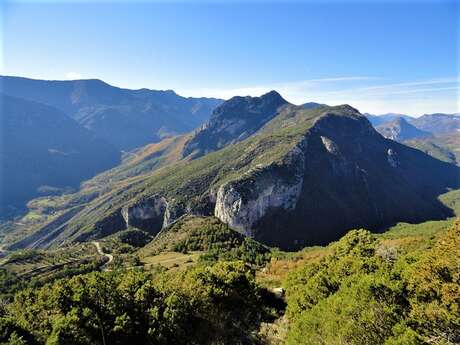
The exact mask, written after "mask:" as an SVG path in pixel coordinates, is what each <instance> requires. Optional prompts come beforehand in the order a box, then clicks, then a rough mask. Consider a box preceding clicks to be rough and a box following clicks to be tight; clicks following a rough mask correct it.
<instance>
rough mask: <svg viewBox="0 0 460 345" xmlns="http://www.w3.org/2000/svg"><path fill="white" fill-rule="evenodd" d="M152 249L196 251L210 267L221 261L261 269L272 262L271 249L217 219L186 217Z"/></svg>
mask: <svg viewBox="0 0 460 345" xmlns="http://www.w3.org/2000/svg"><path fill="white" fill-rule="evenodd" d="M151 246H152V247H154V248H157V249H156V252H157V253H158V252H160V251H161V250H166V251H167V250H172V251H175V252H180V253H184V254H186V253H188V252H192V251H201V252H205V253H204V254H202V255H201V257H200V261H202V262H206V263H212V262H216V261H218V260H219V259H222V260H226V261H232V260H242V261H244V262H246V263H250V264H255V265H258V266H261V265H263V264H265V263H266V262H268V261H269V260H270V256H271V251H270V249H269V248H268V247H266V246H264V245H262V244H260V243H259V242H257V241H254V240H253V239H251V238H249V237H246V236H244V235H242V234H241V233H239V232H237V231H234V230H232V229H230V228H229V227H228V225H226V224H224V223H222V222H220V221H219V220H218V219H217V218H214V217H194V216H189V217H185V218H184V219H182V220H181V221H179V222H177V223H176V224H174V225H173V226H172V227H171V228H170V229H168V230H167V231H165V232H164V233H162V234H160V236H159V237H158V238H156V239H155V241H153V242H152V243H151ZM147 247H148V246H147ZM158 248H161V249H158Z"/></svg>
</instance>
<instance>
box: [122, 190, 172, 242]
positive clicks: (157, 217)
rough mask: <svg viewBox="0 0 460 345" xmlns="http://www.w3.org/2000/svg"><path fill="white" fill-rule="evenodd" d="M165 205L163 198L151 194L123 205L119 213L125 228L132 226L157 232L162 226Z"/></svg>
mask: <svg viewBox="0 0 460 345" xmlns="http://www.w3.org/2000/svg"><path fill="white" fill-rule="evenodd" d="M167 206H168V204H167V202H166V200H165V198H163V197H161V196H153V197H151V198H148V199H144V200H141V201H139V202H137V203H135V204H134V205H131V206H125V207H123V208H122V210H121V214H122V216H123V219H124V220H125V222H126V227H127V228H128V227H129V226H133V227H135V228H138V229H141V230H144V231H148V232H150V233H157V232H158V231H160V230H161V228H162V227H163V222H164V218H165V213H166V210H167Z"/></svg>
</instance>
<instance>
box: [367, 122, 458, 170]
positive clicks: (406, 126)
mask: <svg viewBox="0 0 460 345" xmlns="http://www.w3.org/2000/svg"><path fill="white" fill-rule="evenodd" d="M366 116H367V118H368V119H369V121H370V122H371V123H372V124H373V125H374V127H375V128H376V129H377V131H378V132H379V133H380V134H382V135H383V136H384V137H386V138H389V139H393V140H396V141H399V142H401V143H404V144H406V145H408V146H411V147H414V148H416V149H418V150H421V151H423V152H425V153H427V154H429V155H431V156H433V157H435V158H437V159H440V160H443V161H445V162H449V163H453V164H459V163H460V145H459V143H460V115H458V114H425V115H422V116H420V117H418V118H415V117H411V116H409V115H404V114H384V115H379V116H376V115H370V114H366Z"/></svg>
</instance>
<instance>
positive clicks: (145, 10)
mask: <svg viewBox="0 0 460 345" xmlns="http://www.w3.org/2000/svg"><path fill="white" fill-rule="evenodd" d="M456 3H458V2H457V1H455V0H453V1H447V0H446V1H444V0H433V1H429V0H426V1H423V0H421V1H415V0H414V1H410V0H406V1H360V2H356V1H353V2H352V1H343V0H342V1H340V0H335V1H261V0H259V1H238V2H231V1H207V2H196V1H176V2H158V1H142V2H128V1H117V2H112V1H103V2H98V3H94V2H90V1H72V2H69V1H33V0H29V1H7V2H3V5H0V6H2V7H1V10H2V11H1V13H2V16H1V20H2V26H1V29H2V35H1V39H2V60H1V69H2V70H1V73H2V74H4V75H19V76H25V77H31V78H40V79H79V78H100V79H102V80H104V81H106V82H108V83H110V84H112V85H116V86H120V87H128V88H142V87H147V88H152V89H173V90H175V91H176V92H178V93H179V94H181V95H185V96H213V97H222V98H229V97H231V96H233V95H259V94H261V93H263V92H266V91H268V90H271V89H276V90H278V91H279V92H280V93H281V94H282V95H283V96H284V97H285V98H286V99H287V100H289V101H291V102H293V103H297V104H299V103H303V102H307V101H316V102H322V103H328V104H341V103H349V104H351V105H353V106H355V107H357V108H358V109H359V110H361V111H362V112H372V113H386V112H401V113H409V114H423V113H432V112H459V111H460V110H459V101H458V100H459V98H460V97H459V70H458V68H459V54H458V47H459V44H460V39H459V18H458V17H459V10H460V8H459V6H458V4H457V5H456Z"/></svg>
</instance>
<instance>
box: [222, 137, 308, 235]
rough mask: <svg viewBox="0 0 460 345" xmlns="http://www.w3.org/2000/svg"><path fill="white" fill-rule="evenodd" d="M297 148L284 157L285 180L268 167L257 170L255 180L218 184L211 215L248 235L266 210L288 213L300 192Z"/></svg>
mask: <svg viewBox="0 0 460 345" xmlns="http://www.w3.org/2000/svg"><path fill="white" fill-rule="evenodd" d="M301 145H303V143H302V144H299V145H298V146H296V147H294V149H293V150H291V152H289V153H288V155H287V156H286V157H285V160H286V162H285V164H286V166H284V167H283V168H284V169H287V171H286V172H285V173H288V174H289V181H287V180H286V179H283V178H280V177H279V176H277V174H274V170H273V169H277V168H274V167H271V166H268V167H264V168H259V169H257V178H252V176H251V174H250V173H249V174H248V176H245V177H244V178H242V179H241V180H237V181H233V182H229V183H227V184H224V185H222V186H221V187H220V188H219V190H218V192H217V197H216V206H215V209H214V215H215V216H216V217H217V218H219V219H220V220H221V221H222V222H224V223H226V224H228V226H229V227H230V228H232V229H234V230H237V231H239V232H241V233H243V234H245V235H247V236H252V235H253V233H252V229H253V226H254V225H255V224H256V223H257V222H258V221H259V220H260V219H262V218H263V217H264V216H265V215H266V214H267V212H268V211H269V210H270V209H274V208H283V209H285V210H292V209H294V208H295V206H296V204H297V200H298V198H299V195H300V193H301V190H302V183H303V173H304V170H305V158H304V155H303V150H302V149H301Z"/></svg>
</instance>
